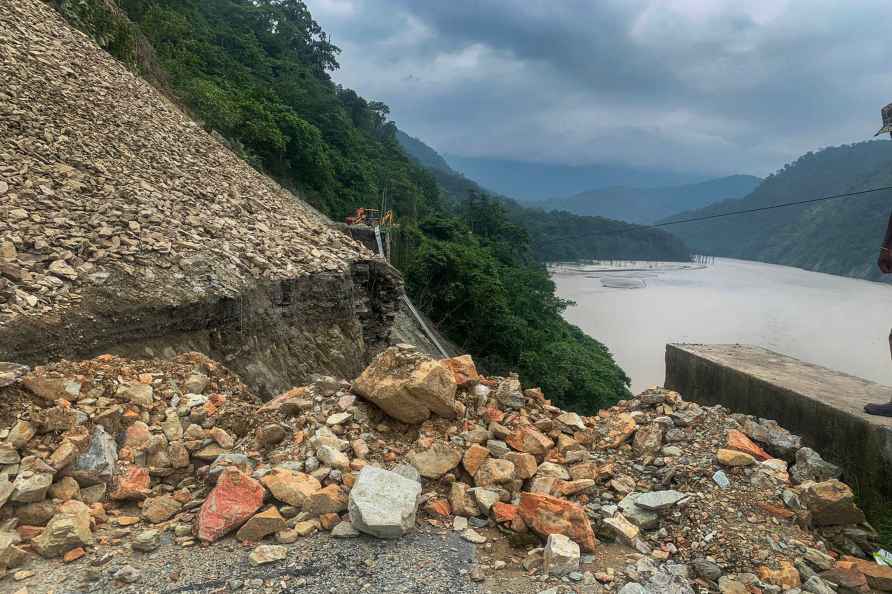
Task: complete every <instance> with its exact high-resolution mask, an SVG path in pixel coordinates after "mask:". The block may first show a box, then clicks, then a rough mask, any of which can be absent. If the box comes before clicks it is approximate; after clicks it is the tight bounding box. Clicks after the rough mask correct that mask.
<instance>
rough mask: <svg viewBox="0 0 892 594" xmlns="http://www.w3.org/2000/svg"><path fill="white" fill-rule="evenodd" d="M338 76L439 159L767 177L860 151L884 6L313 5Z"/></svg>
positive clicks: (877, 71)
mask: <svg viewBox="0 0 892 594" xmlns="http://www.w3.org/2000/svg"><path fill="white" fill-rule="evenodd" d="M309 5H310V9H311V11H312V12H313V14H314V16H315V17H316V19H317V20H318V21H319V22H320V24H321V25H322V26H323V28H324V29H326V30H327V31H329V32H331V33H332V34H333V36H334V39H335V42H336V43H338V44H339V45H340V46H341V47H342V48H343V49H344V53H343V54H342V56H341V63H342V70H341V72H339V73H337V74H336V75H335V78H336V79H337V80H338V81H339V82H342V83H343V84H345V85H347V86H350V87H353V88H355V89H356V90H357V91H359V92H360V93H362V94H363V95H365V96H368V97H374V98H376V99H380V100H383V101H385V102H386V103H388V104H389V105H390V106H391V108H392V113H393V117H394V119H396V120H397V122H398V123H399V124H400V126H401V127H403V128H404V129H405V130H407V131H408V132H410V133H412V134H415V135H417V136H419V137H421V138H422V139H424V140H425V141H427V142H428V143H430V144H431V145H433V146H434V147H436V148H437V149H438V150H440V151H443V152H449V153H457V154H462V155H473V156H491V157H501V158H515V159H528V160H544V161H554V162H562V163H576V164H579V163H592V162H617V163H626V164H633V165H649V166H660V167H672V168H676V169H681V170H688V171H703V172H710V173H723V172H738V171H740V172H753V173H760V174H765V173H768V172H770V171H772V170H774V169H776V168H778V167H779V166H781V165H782V164H783V163H784V162H786V161H788V160H790V159H793V158H795V157H797V156H798V155H800V154H801V153H803V152H805V151H808V150H812V149H815V148H819V147H822V146H827V145H831V144H840V143H846V142H855V141H858V140H862V139H865V138H867V137H869V136H870V135H871V134H872V133H873V131H875V128H878V114H879V108H880V107H881V105H883V104H884V103H885V102H887V101H892V69H889V68H888V67H887V62H888V58H889V56H890V55H892V42H890V41H887V39H888V38H889V35H888V34H887V32H886V30H885V29H886V27H885V23H886V22H887V20H888V19H886V18H885V16H884V12H885V10H886V8H887V7H886V1H885V0H858V1H852V2H845V3H843V2H837V1H835V0H834V1H830V0H770V1H760V0H752V1H749V2H739V0H735V1H730V0H602V1H598V2H595V1H592V0H589V1H583V0H551V1H549V2H544V1H539V0H516V1H507V0H504V1H495V0H492V1H483V0H481V1H477V2H474V1H461V0H451V1H441V0H437V1H434V0H310V2H309Z"/></svg>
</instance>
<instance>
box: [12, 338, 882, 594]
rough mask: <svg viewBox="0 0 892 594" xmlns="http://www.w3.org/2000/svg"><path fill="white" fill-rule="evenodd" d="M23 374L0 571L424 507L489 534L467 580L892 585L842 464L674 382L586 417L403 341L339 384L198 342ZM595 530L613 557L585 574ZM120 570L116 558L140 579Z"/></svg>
mask: <svg viewBox="0 0 892 594" xmlns="http://www.w3.org/2000/svg"><path fill="white" fill-rule="evenodd" d="M10 369H11V368H10ZM16 369H17V371H16V373H15V374H14V375H15V377H14V378H13V376H12V375H10V378H11V379H10V380H9V382H10V383H9V385H7V386H6V387H0V403H2V405H0V406H2V408H0V427H5V428H4V429H2V432H0V438H2V440H3V442H2V443H0V464H2V466H0V479H2V480H0V503H2V506H0V519H2V520H3V524H2V526H0V528H2V530H0V564H2V566H3V569H5V570H16V569H17V568H19V567H21V566H23V565H25V564H27V563H28V562H29V559H31V558H33V557H34V556H35V555H40V556H43V557H49V558H55V557H59V556H61V557H62V558H63V560H66V561H75V560H77V559H78V558H80V557H83V556H84V555H85V554H89V553H88V551H90V550H91V547H93V546H95V545H96V544H97V543H102V544H109V543H112V544H113V543H120V544H121V545H122V546H129V547H130V549H132V550H134V551H152V550H153V549H155V548H157V547H158V546H159V544H160V543H161V542H162V541H165V542H170V541H172V542H173V543H175V544H178V545H180V546H182V547H190V546H194V545H196V544H198V543H214V542H216V541H218V540H220V539H223V538H226V537H228V536H233V537H234V538H235V539H237V540H238V541H241V542H243V543H251V544H252V546H253V545H259V546H257V547H256V548H254V549H253V552H251V554H250V559H249V561H250V563H251V564H254V565H257V564H264V563H272V562H275V561H276V560H279V559H282V558H283V557H284V555H285V553H286V551H287V549H286V548H285V547H286V546H287V545H290V544H293V543H295V542H296V541H298V540H299V539H301V538H303V537H306V536H308V535H311V534H313V533H315V532H319V531H330V533H331V536H333V537H335V538H349V537H357V536H359V535H360V534H362V533H364V534H367V535H372V536H375V537H379V538H397V537H399V536H401V535H403V534H405V533H406V532H408V531H410V530H412V529H413V528H414V527H415V526H416V525H418V523H424V524H427V525H429V526H434V527H438V528H441V529H447V530H457V531H459V532H460V534H461V536H462V537H463V538H464V539H465V540H467V541H469V542H471V543H474V544H476V545H479V547H478V562H479V565H478V567H477V569H476V570H475V571H474V572H472V573H471V578H472V579H486V577H487V575H491V576H496V577H497V576H498V575H499V572H500V571H505V570H509V569H512V568H514V569H515V570H517V571H522V572H524V573H526V574H528V575H529V576H532V577H534V578H535V579H539V580H540V581H543V582H548V581H553V582H554V583H555V584H556V585H557V587H565V586H564V585H563V584H569V585H572V587H573V588H574V589H575V591H578V592H598V591H601V590H604V589H606V590H610V591H620V592H624V593H625V594H629V593H635V592H680V593H682V592H694V591H696V590H701V591H720V592H725V593H736V592H750V593H752V592H759V591H761V592H797V591H800V590H804V591H808V592H827V591H833V590H834V588H835V589H836V590H838V591H850V590H855V591H865V592H866V591H868V590H867V589H866V588H868V587H869V588H873V589H875V590H880V591H892V579H890V578H892V568H883V567H881V566H879V565H876V564H873V563H871V562H868V561H867V560H866V557H867V554H868V553H869V552H871V551H872V550H873V548H874V547H875V534H874V532H873V530H872V529H871V528H870V526H869V525H867V524H866V523H865V521H864V515H863V514H862V513H861V511H860V510H859V509H858V507H857V506H856V505H855V503H854V496H853V494H852V491H851V490H850V489H849V488H848V487H847V486H846V485H845V484H844V483H842V482H840V481H839V480H838V479H837V477H838V476H839V475H840V470H839V469H838V468H836V467H834V466H832V465H831V464H829V463H827V462H825V461H824V460H822V459H821V458H820V456H819V455H818V454H817V453H815V452H814V451H813V450H810V449H808V448H803V447H801V444H799V442H798V439H797V438H796V437H795V436H793V435H791V434H789V433H787V432H786V431H784V430H783V429H782V428H780V427H777V425H776V424H774V423H772V422H770V421H765V420H760V419H754V418H751V417H745V416H741V415H732V414H728V413H727V412H726V411H724V410H722V409H721V408H720V407H713V408H704V407H700V406H698V405H696V404H694V403H689V402H685V401H684V400H683V399H682V398H681V396H680V395H678V394H677V393H674V392H670V391H665V390H658V389H654V390H649V391H647V392H645V393H643V394H641V395H639V396H638V397H637V398H635V399H633V400H629V401H624V402H621V403H619V404H617V405H616V406H614V407H612V408H610V409H607V410H603V411H600V412H599V413H598V414H597V415H595V416H592V417H586V416H580V415H578V414H576V413H573V412H566V411H563V410H560V409H559V408H557V407H555V406H553V405H551V404H550V403H549V401H548V400H546V399H545V397H544V395H543V394H542V392H541V391H540V390H538V389H526V390H525V389H523V388H522V386H521V384H520V381H519V380H518V378H517V377H515V376H512V377H508V378H486V377H481V376H479V375H478V373H477V371H476V370H475V369H474V365H473V361H471V360H470V358H469V357H461V358H456V359H451V360H444V361H435V360H431V359H430V358H428V357H426V356H423V355H420V354H419V353H418V352H417V351H415V350H414V349H413V348H412V347H410V346H408V345H399V346H396V347H392V348H391V349H388V350H387V351H385V352H384V353H382V354H381V355H380V356H379V357H378V358H377V359H376V360H375V361H374V362H373V363H372V364H371V365H370V366H369V368H368V369H366V371H365V372H364V373H363V374H362V376H361V377H360V378H359V379H357V380H356V381H355V382H354V383H353V384H352V386H351V384H349V383H347V382H343V381H337V380H335V379H332V378H328V377H320V378H318V379H317V380H316V381H315V382H314V383H313V384H311V385H309V386H304V387H299V388H294V389H292V390H290V391H288V392H286V393H284V394H281V395H280V396H278V397H276V398H275V399H273V400H271V401H269V402H267V403H265V404H263V403H260V402H259V401H258V400H257V399H256V398H255V397H254V396H253V395H252V394H251V393H250V392H249V391H248V390H247V389H246V388H245V387H244V386H243V385H242V384H241V383H240V382H239V380H238V378H236V377H235V376H234V375H232V374H231V373H229V372H228V371H227V370H226V369H224V368H223V367H221V366H220V365H218V364H216V363H215V362H213V361H211V360H208V359H207V358H205V357H203V356H201V355H197V354H188V355H181V356H179V357H177V358H176V359H174V360H172V361H166V362H165V361H155V360H151V361H132V360H126V359H122V358H117V357H112V356H108V355H105V356H101V357H98V358H97V359H94V360H90V361H83V362H79V363H71V362H64V361H63V362H60V363H57V364H53V365H49V366H47V367H44V368H38V369H35V370H34V371H27V370H22V369H19V368H16ZM400 403H403V406H400ZM385 411H387V412H385ZM388 412H389V413H390V414H388ZM400 418H402V420H399V419H400ZM774 456H778V457H774ZM788 463H793V464H792V466H788ZM605 541H611V542H615V543H617V544H616V545H611V546H619V547H621V548H623V550H624V551H625V555H626V560H625V561H623V562H622V563H620V564H619V565H618V566H617V567H611V568H608V569H606V570H603V571H596V570H595V569H594V564H593V563H594V560H595V559H596V558H597V557H598V555H599V554H600V553H601V550H602V548H603V545H602V544H601V542H605ZM503 545H508V548H507V549H506V548H505V546H503ZM506 551H507V552H506ZM124 569H126V568H117V569H114V572H115V575H114V576H112V577H114V579H117V580H119V581H125V582H126V581H127V580H137V579H139V577H138V572H137V574H134V573H133V572H128V571H124ZM131 569H132V568H131ZM110 571H111V570H110ZM121 571H124V573H122V574H121V575H120V576H117V573H120V572H121ZM134 571H135V570H134ZM852 584H855V586H854V587H852V586H851V585H852ZM845 588H850V590H845ZM554 591H557V590H554Z"/></svg>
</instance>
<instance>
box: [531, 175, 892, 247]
mask: <svg viewBox="0 0 892 594" xmlns="http://www.w3.org/2000/svg"><path fill="white" fill-rule="evenodd" d="M885 190H892V186H883V187H881V188H871V189H869V190H860V191H858V192H847V193H845V194H833V195H831V196H821V197H820V198H811V199H809V200H797V201H795V202H783V203H781V204H772V205H771V206H760V207H758V208H748V209H746V210H735V211H731V212H723V213H719V214H714V215H707V216H703V217H694V218H690V219H680V220H678V221H668V222H665V223H657V224H655V225H636V224H633V223H629V227H627V228H624V229H617V230H614V231H605V232H603V233H592V234H588V233H586V234H584V235H577V236H576V237H572V236H571V237H567V236H565V237H559V238H554V239H553V240H551V241H545V242H542V243H552V242H555V241H564V240H567V239H579V238H581V237H604V236H607V235H620V234H622V233H631V232H633V231H639V230H641V229H656V228H659V227H668V226H670V225H680V224H681V223H695V222H698V221H709V220H712V219H720V218H723V217H731V216H735V215H742V214H750V213H754V212H763V211H766V210H774V209H776V208H784V207H787V206H800V205H802V204H813V203H815V202H823V201H824V200H836V199H837V198H848V197H850V196H862V195H864V194H871V193H873V192H882V191H885Z"/></svg>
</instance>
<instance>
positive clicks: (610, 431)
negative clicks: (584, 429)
mask: <svg viewBox="0 0 892 594" xmlns="http://www.w3.org/2000/svg"><path fill="white" fill-rule="evenodd" d="M599 415H600V413H599ZM637 428H638V423H636V422H635V419H633V418H632V415H630V414H628V413H618V414H612V415H609V416H607V417H606V419H605V424H604V426H603V427H602V428H600V429H601V433H602V439H601V441H600V443H599V444H598V445H599V446H600V447H601V448H618V447H619V446H621V445H622V444H624V443H625V442H626V441H628V439H629V438H630V437H632V434H633V433H635V429H637Z"/></svg>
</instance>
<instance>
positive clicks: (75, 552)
mask: <svg viewBox="0 0 892 594" xmlns="http://www.w3.org/2000/svg"><path fill="white" fill-rule="evenodd" d="M86 554H87V551H85V550H84V547H77V548H76V549H71V550H70V551H68V552H67V553H65V554H64V555H62V561H64V562H65V563H71V562H72V561H77V560H78V559H80V558H81V557H83V556H84V555H86Z"/></svg>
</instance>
